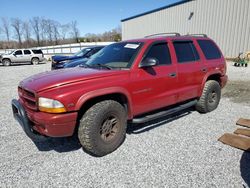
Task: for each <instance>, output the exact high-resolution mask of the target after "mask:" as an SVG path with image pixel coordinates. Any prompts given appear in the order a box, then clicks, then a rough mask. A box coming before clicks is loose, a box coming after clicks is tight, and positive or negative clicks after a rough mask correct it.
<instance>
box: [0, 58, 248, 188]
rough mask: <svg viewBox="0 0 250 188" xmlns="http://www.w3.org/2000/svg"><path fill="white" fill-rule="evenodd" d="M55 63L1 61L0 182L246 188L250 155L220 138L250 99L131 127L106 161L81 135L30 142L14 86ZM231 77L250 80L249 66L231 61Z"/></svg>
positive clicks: (226, 101) (7, 184)
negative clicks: (16, 110) (16, 114)
mask: <svg viewBox="0 0 250 188" xmlns="http://www.w3.org/2000/svg"><path fill="white" fill-rule="evenodd" d="M49 67H50V64H49V63H47V64H41V65H37V66H33V65H22V66H11V67H2V66H0V75H1V79H0V91H1V95H0V96H1V98H0V104H1V105H0V111H1V113H0V119H1V122H0V151H1V152H0V159H1V161H0V187H59V186H60V187H220V188H221V187H226V188H228V187H243V186H244V185H245V186H247V185H248V186H249V185H250V174H249V169H250V156H249V153H246V152H242V151H240V150H238V149H234V148H231V147H229V146H226V145H223V144H222V143H220V142H218V141H217V139H218V138H219V137H220V136H221V135H222V134H224V133H225V132H233V131H234V130H235V129H236V125H235V122H236V121H237V120H238V118H239V117H246V118H250V113H249V112H250V105H248V103H244V102H240V103H236V102H235V101H233V100H232V99H233V97H231V98H227V97H223V98H222V100H221V103H220V105H219V107H218V109H217V110H215V111H213V112H211V113H208V114H202V115H201V114H199V113H197V112H195V111H185V112H183V113H180V114H179V115H176V116H175V117H172V118H165V119H160V120H157V121H155V122H151V123H148V124H145V125H143V126H140V127H138V126H134V127H132V126H130V128H129V130H128V134H127V138H126V141H125V142H124V143H123V145H122V146H121V147H120V148H119V149H118V150H116V151H115V152H114V153H112V154H110V155H107V156H105V157H102V158H95V157H91V156H90V155H88V154H86V153H84V152H83V151H82V149H81V147H80V145H79V144H78V142H77V139H73V138H71V139H70V138H63V139H54V140H51V141H48V142H45V143H43V144H35V143H33V142H32V141H31V140H30V139H29V138H28V137H27V136H26V135H25V134H24V132H23V130H22V128H21V127H20V126H19V125H18V123H17V122H16V121H15V120H14V119H13V117H12V114H11V108H10V101H11V99H12V98H16V97H17V84H18V82H19V81H20V80H22V79H23V78H26V77H27V76H29V75H32V74H35V73H38V72H42V71H45V70H49ZM228 73H229V78H230V81H229V83H230V82H231V81H237V80H243V79H244V80H246V79H248V80H250V79H249V78H250V76H249V75H250V68H236V67H233V66H231V65H229V66H228ZM248 87H250V85H248Z"/></svg>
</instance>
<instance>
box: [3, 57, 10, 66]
mask: <svg viewBox="0 0 250 188" xmlns="http://www.w3.org/2000/svg"><path fill="white" fill-rule="evenodd" d="M2 63H3V65H4V66H10V65H11V61H10V60H9V59H3V61H2Z"/></svg>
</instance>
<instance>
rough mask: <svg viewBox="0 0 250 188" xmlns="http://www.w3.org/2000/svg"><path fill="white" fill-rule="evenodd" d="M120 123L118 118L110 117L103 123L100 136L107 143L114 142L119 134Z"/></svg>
mask: <svg viewBox="0 0 250 188" xmlns="http://www.w3.org/2000/svg"><path fill="white" fill-rule="evenodd" d="M118 127H119V123H118V120H117V118H116V117H114V116H110V117H108V118H106V119H105V120H104V121H103V124H102V126H101V130H100V134H101V138H102V139H103V140H104V141H105V142H107V141H110V140H112V139H113V138H114V137H115V136H116V134H117V132H118Z"/></svg>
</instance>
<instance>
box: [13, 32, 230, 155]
mask: <svg viewBox="0 0 250 188" xmlns="http://www.w3.org/2000/svg"><path fill="white" fill-rule="evenodd" d="M226 82H227V75H226V61H225V59H224V57H223V55H222V53H221V51H220V50H219V48H218V46H217V45H216V44H215V43H214V41H212V40H211V39H209V38H208V37H206V36H205V35H204V36H180V35H179V34H178V35H177V34H176V36H157V37H155V36H152V37H150V38H143V39H134V40H129V41H122V42H118V43H114V44H111V45H109V46H107V47H105V48H103V49H102V50H101V51H99V52H98V53H97V54H95V55H94V56H93V57H92V58H90V59H89V60H88V62H87V63H86V64H85V66H81V67H78V68H75V69H65V70H64V71H49V72H45V73H40V74H38V75H34V76H32V77H29V78H27V79H25V80H23V81H21V82H20V83H19V86H18V94H19V99H18V100H16V99H13V100H12V109H13V114H14V117H15V118H16V119H17V120H18V122H19V123H20V124H21V125H22V127H23V129H24V131H25V132H26V134H27V135H28V136H29V137H30V138H31V139H34V140H43V139H46V137H66V136H72V135H73V134H74V133H75V132H77V134H78V138H79V141H80V143H81V145H82V147H83V149H84V150H85V151H87V152H88V153H90V154H92V155H94V156H104V155H106V154H108V153H111V152H113V151H114V150H116V149H117V148H118V147H119V146H120V145H121V144H122V143H123V141H124V139H125V136H126V128H127V121H128V120H129V121H131V122H132V123H144V122H147V121H151V120H154V119H156V118H160V117H163V116H166V115H170V114H173V113H176V112H178V111H182V110H184V109H186V108H190V107H192V106H195V108H196V110H197V111H199V112H200V113H207V112H211V111H213V110H215V109H216V108H217V106H218V104H219V102H220V97H221V88H223V87H224V86H225V84H226Z"/></svg>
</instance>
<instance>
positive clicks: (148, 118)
mask: <svg viewBox="0 0 250 188" xmlns="http://www.w3.org/2000/svg"><path fill="white" fill-rule="evenodd" d="M196 103H197V100H193V101H190V102H188V103H185V104H181V105H179V106H177V107H173V108H171V109H168V110H163V111H160V112H157V113H155V114H149V115H146V116H144V117H139V118H134V119H133V120H132V123H145V122H148V121H151V120H154V119H158V118H161V117H164V116H168V115H171V114H174V113H176V112H179V111H182V110H184V109H187V108H189V107H191V106H194V105H195V104H196Z"/></svg>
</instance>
